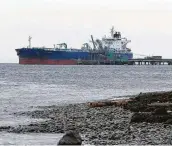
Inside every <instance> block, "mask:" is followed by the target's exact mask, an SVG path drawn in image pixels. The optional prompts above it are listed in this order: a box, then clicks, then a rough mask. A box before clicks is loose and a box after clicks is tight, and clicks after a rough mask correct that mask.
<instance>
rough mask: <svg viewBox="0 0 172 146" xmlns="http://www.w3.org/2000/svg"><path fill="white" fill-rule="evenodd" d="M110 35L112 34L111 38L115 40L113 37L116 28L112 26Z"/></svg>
mask: <svg viewBox="0 0 172 146" xmlns="http://www.w3.org/2000/svg"><path fill="white" fill-rule="evenodd" d="M110 33H111V37H112V38H113V35H114V33H115V30H114V26H112V28H111V29H110Z"/></svg>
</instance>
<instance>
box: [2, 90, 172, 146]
mask: <svg viewBox="0 0 172 146" xmlns="http://www.w3.org/2000/svg"><path fill="white" fill-rule="evenodd" d="M14 115H15V116H29V117H31V118H35V119H40V118H41V119H44V120H45V121H40V122H35V123H30V124H29V125H18V126H17V127H12V126H2V127H0V131H6V132H14V133H62V134H64V133H65V132H66V131H70V130H75V131H78V132H79V133H80V134H81V137H82V140H83V142H82V144H90V145H117V144H137V145H138V144H139V145H140V144H149V145H150V144H151V145H158V144H172V91H168V92H150V93H140V94H139V95H136V96H132V97H130V98H128V99H126V98H125V99H121V98H120V99H114V100H113V99H111V100H102V101H94V102H89V103H80V104H69V105H65V106H55V105H53V106H43V107H37V110H35V111H27V112H20V113H14Z"/></svg>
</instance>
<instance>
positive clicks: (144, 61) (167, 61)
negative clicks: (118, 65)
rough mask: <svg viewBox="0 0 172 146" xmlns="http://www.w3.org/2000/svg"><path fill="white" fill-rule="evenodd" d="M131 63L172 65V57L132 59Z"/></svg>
mask: <svg viewBox="0 0 172 146" xmlns="http://www.w3.org/2000/svg"><path fill="white" fill-rule="evenodd" d="M128 64H129V65H172V59H145V58H144V59H130V60H128Z"/></svg>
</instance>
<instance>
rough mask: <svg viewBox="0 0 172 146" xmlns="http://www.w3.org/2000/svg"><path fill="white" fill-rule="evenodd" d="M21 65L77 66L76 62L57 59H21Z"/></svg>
mask: <svg viewBox="0 0 172 146" xmlns="http://www.w3.org/2000/svg"><path fill="white" fill-rule="evenodd" d="M19 64H31V65H35V64H38V65H76V64H77V61H76V60H55V59H53V60H52V59H37V58H19Z"/></svg>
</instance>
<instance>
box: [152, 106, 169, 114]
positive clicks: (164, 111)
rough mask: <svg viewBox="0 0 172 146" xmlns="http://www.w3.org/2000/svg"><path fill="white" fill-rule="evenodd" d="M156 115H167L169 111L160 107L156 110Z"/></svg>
mask: <svg viewBox="0 0 172 146" xmlns="http://www.w3.org/2000/svg"><path fill="white" fill-rule="evenodd" d="M154 114H155V115H167V114H168V113H167V110H166V109H165V108H164V107H160V108H157V109H155V110H154Z"/></svg>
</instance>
